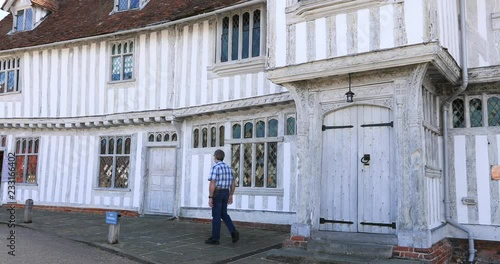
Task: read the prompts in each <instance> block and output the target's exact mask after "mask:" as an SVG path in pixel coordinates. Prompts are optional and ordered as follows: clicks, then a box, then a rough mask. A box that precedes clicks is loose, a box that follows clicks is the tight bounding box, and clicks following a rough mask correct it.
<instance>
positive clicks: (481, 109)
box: [452, 95, 500, 128]
mask: <svg viewBox="0 0 500 264" xmlns="http://www.w3.org/2000/svg"><path fill="white" fill-rule="evenodd" d="M464 99H465V98H457V99H455V100H454V101H453V103H452V115H453V117H452V125H453V127H454V128H465V127H483V126H500V96H498V95H491V96H466V99H465V100H464ZM486 120H487V122H486Z"/></svg>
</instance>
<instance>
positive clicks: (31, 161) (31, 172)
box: [26, 155, 38, 183]
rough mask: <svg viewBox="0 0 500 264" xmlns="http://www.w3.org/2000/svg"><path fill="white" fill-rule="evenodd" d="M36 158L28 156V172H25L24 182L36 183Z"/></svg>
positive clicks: (35, 156)
mask: <svg viewBox="0 0 500 264" xmlns="http://www.w3.org/2000/svg"><path fill="white" fill-rule="evenodd" d="M37 160H38V156H37V155H31V156H28V170H27V171H26V182H27V183H36V165H37Z"/></svg>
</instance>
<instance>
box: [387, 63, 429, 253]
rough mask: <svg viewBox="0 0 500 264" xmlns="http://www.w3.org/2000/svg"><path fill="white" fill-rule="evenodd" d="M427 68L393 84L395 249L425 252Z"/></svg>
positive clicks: (421, 67)
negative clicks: (424, 89) (424, 102)
mask: <svg viewBox="0 0 500 264" xmlns="http://www.w3.org/2000/svg"><path fill="white" fill-rule="evenodd" d="M427 68H428V64H419V65H417V66H415V67H411V68H410V70H409V71H408V74H407V76H406V77H405V78H404V79H400V80H396V81H395V102H396V105H395V106H396V109H395V110H396V113H395V117H396V127H397V131H396V142H397V144H396V145H397V150H396V154H397V155H396V156H397V157H399V158H400V160H398V161H397V164H398V166H397V167H398V169H397V171H398V174H399V175H400V177H399V179H398V181H397V189H398V197H399V198H398V199H399V201H398V210H399V212H398V215H399V217H398V218H399V228H398V229H399V230H398V240H399V246H410V247H417V248H428V247H430V246H432V245H431V244H430V239H429V234H428V233H429V232H428V226H427V214H428V212H427V210H426V204H427V203H428V197H426V190H425V179H424V166H425V160H424V159H425V156H424V146H423V140H424V134H423V128H422V127H423V116H422V107H423V105H422V84H423V80H424V76H425V73H426V72H427Z"/></svg>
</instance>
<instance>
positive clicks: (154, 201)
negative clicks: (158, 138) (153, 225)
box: [144, 148, 176, 214]
mask: <svg viewBox="0 0 500 264" xmlns="http://www.w3.org/2000/svg"><path fill="white" fill-rule="evenodd" d="M175 168H176V151H175V148H150V149H149V151H148V175H147V177H148V179H147V180H148V181H147V189H146V191H145V205H144V212H145V213H146V214H173V213H174V205H175V178H176V177H175V175H176V170H175Z"/></svg>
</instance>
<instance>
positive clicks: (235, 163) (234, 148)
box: [231, 144, 241, 187]
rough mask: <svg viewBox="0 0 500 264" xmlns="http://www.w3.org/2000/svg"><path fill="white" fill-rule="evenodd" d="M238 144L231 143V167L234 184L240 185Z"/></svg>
mask: <svg viewBox="0 0 500 264" xmlns="http://www.w3.org/2000/svg"><path fill="white" fill-rule="evenodd" d="M240 146H241V145H240V144H233V145H231V157H232V159H231V168H233V176H234V181H235V184H236V186H238V187H239V186H240Z"/></svg>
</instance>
